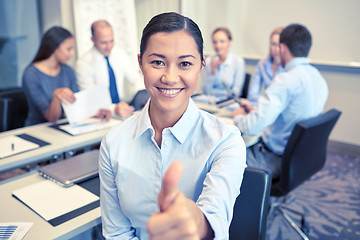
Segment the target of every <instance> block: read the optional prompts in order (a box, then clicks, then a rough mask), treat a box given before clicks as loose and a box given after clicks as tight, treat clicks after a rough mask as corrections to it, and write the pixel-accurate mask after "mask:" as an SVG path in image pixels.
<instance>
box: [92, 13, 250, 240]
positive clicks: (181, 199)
mask: <svg viewBox="0 0 360 240" xmlns="http://www.w3.org/2000/svg"><path fill="white" fill-rule="evenodd" d="M138 60H139V65H140V69H141V71H142V73H143V75H144V83H145V87H146V90H147V91H148V93H149V94H150V101H148V102H147V104H146V105H145V107H144V108H143V110H142V111H141V112H137V113H135V114H134V115H132V116H131V117H129V118H128V119H126V120H125V121H124V122H122V123H121V124H120V125H118V126H116V127H115V128H113V129H112V130H110V131H109V132H108V134H107V135H106V136H105V137H104V139H103V141H102V143H101V147H100V159H99V176H100V203H101V217H102V222H103V234H104V236H105V238H106V239H166V240H168V239H214V238H215V239H228V231H229V225H230V222H231V219H232V213H233V207H234V203H235V199H236V197H237V196H238V194H239V189H240V185H241V182H242V177H243V172H244V169H245V167H246V164H245V144H244V142H243V140H242V138H241V136H240V132H239V131H238V129H236V128H235V127H234V126H230V125H226V124H224V123H222V122H221V121H220V120H218V119H217V118H216V117H214V116H213V115H211V114H209V113H206V112H204V111H201V110H199V109H198V108H197V107H196V105H195V103H194V102H193V101H192V100H191V96H192V94H193V93H194V92H195V89H196V86H197V80H198V78H199V76H200V74H201V71H202V69H203V66H204V64H205V62H204V61H205V60H204V57H203V39H202V36H201V31H200V29H199V28H198V26H197V25H196V23H194V22H193V21H192V20H191V19H189V18H187V17H184V16H182V15H180V14H177V13H163V14H160V15H157V16H155V17H153V18H152V19H151V20H150V22H149V23H148V24H147V25H146V27H145V28H144V30H143V35H142V38H141V45H140V54H139V56H138ZM205 146H206V147H205Z"/></svg>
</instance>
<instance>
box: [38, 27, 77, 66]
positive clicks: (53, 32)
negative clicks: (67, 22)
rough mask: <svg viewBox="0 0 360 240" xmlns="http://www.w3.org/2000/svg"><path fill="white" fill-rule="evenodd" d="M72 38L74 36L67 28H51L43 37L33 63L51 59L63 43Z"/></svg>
mask: <svg viewBox="0 0 360 240" xmlns="http://www.w3.org/2000/svg"><path fill="white" fill-rule="evenodd" d="M71 37H73V35H72V34H71V33H70V32H69V31H68V30H66V29H65V28H62V27H58V26H56V27H52V28H50V29H49V30H47V31H46V33H45V34H44V36H43V37H42V39H41V44H40V47H39V50H38V51H37V53H36V56H35V58H34V60H33V61H32V62H31V63H35V62H39V61H42V60H45V59H47V58H49V57H50V56H51V55H52V54H53V53H54V51H55V50H56V49H57V48H58V47H59V45H60V44H61V43H62V42H63V41H65V40H66V39H68V38H71Z"/></svg>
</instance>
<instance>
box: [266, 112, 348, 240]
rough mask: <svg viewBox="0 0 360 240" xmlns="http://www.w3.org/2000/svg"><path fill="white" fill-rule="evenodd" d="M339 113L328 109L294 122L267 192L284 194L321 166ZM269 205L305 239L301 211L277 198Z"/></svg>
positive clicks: (303, 220)
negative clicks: (297, 218) (295, 216)
mask: <svg viewBox="0 0 360 240" xmlns="http://www.w3.org/2000/svg"><path fill="white" fill-rule="evenodd" d="M340 115H341V112H340V111H338V110H335V109H331V110H329V111H327V112H326V113H323V114H321V115H319V116H318V117H314V118H311V119H308V120H304V121H301V122H299V123H297V124H296V125H295V127H294V129H293V131H292V133H291V135H290V138H289V140H288V142H287V144H286V147H285V150H284V154H283V157H282V169H281V173H280V177H279V178H278V179H273V180H272V187H271V192H270V196H276V197H280V196H285V197H286V195H287V194H288V193H289V192H291V191H292V190H294V189H295V188H296V187H298V186H299V185H301V184H302V183H304V182H305V181H306V180H308V179H310V178H311V177H312V176H313V175H314V174H315V173H317V172H318V171H319V170H320V169H322V167H323V166H324V165H325V161H326V153H327V144H328V138H329V135H330V133H331V131H332V129H333V128H334V126H335V124H336V122H337V120H338V119H339V117H340ZM272 207H273V208H274V209H276V210H278V211H279V212H280V213H281V215H282V216H283V217H284V218H285V220H286V221H287V222H288V223H289V224H290V225H291V227H293V228H294V230H295V231H296V232H297V233H298V234H299V235H300V237H302V238H303V239H308V237H307V236H306V229H305V228H304V226H305V216H304V215H303V214H302V213H300V212H296V211H294V210H291V209H289V208H287V207H285V206H283V205H282V204H281V203H278V202H275V203H273V204H272ZM285 210H289V211H291V212H293V213H295V214H298V215H300V216H301V227H298V226H297V225H296V224H295V223H294V221H293V220H292V219H291V218H290V217H289V215H288V214H286V212H285Z"/></svg>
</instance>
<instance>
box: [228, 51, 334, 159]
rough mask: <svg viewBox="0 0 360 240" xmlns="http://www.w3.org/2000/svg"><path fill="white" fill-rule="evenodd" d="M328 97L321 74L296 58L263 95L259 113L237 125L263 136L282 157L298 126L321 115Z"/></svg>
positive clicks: (237, 121) (237, 119) (239, 118)
mask: <svg viewBox="0 0 360 240" xmlns="http://www.w3.org/2000/svg"><path fill="white" fill-rule="evenodd" d="M327 97H328V87H327V84H326V81H325V79H324V78H323V77H322V76H321V74H320V72H319V71H318V70H317V69H316V68H315V67H313V66H311V65H310V64H309V63H308V61H307V59H306V58H304V57H299V58H295V59H293V60H292V61H290V62H289V63H287V64H286V66H285V72H283V73H280V74H279V75H277V76H276V77H275V78H274V80H273V82H272V83H271V84H270V86H269V87H268V89H266V91H265V94H263V95H261V96H260V98H259V101H258V108H257V111H252V112H250V113H249V114H248V115H238V116H236V117H235V119H234V122H235V125H236V126H238V127H239V129H240V131H241V132H243V133H246V134H248V135H257V134H260V133H262V136H261V137H262V139H263V141H264V143H265V144H266V145H267V146H268V147H269V148H270V149H271V150H272V151H273V152H274V153H276V154H280V155H282V154H283V152H284V148H285V145H286V143H287V141H288V138H289V136H290V134H291V132H292V130H293V128H294V126H295V124H296V123H297V122H299V121H301V120H305V119H308V118H311V117H315V116H317V115H319V114H320V113H321V112H322V111H323V108H324V105H325V103H326V100H327Z"/></svg>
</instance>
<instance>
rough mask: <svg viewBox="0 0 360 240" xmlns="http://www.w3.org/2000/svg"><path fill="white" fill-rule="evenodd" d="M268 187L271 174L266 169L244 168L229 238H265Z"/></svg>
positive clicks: (252, 239) (233, 239)
mask: <svg viewBox="0 0 360 240" xmlns="http://www.w3.org/2000/svg"><path fill="white" fill-rule="evenodd" d="M270 188H271V175H270V174H269V173H268V172H267V171H265V170H262V169H257V168H253V167H247V168H246V169H245V172H244V178H243V182H242V184H241V188H240V195H239V196H238V197H237V199H236V202H235V206H234V216H233V219H232V222H231V225H230V229H229V239H230V240H239V239H245V240H247V239H251V240H264V239H265V236H266V223H267V214H268V210H269V195H270Z"/></svg>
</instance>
